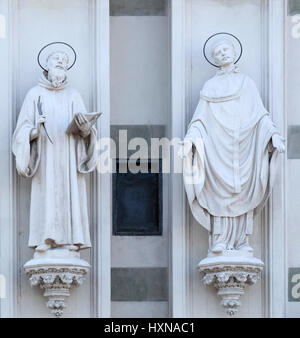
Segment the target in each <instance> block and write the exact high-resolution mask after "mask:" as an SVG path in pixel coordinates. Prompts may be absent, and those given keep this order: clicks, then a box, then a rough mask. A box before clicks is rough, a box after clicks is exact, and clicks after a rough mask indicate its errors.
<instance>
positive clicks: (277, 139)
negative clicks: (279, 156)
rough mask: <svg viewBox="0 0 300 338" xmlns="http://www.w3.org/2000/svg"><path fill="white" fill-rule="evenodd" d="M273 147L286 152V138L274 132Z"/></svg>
mask: <svg viewBox="0 0 300 338" xmlns="http://www.w3.org/2000/svg"><path fill="white" fill-rule="evenodd" d="M272 143H273V147H274V148H275V149H277V150H278V151H279V152H280V153H284V152H285V145H284V138H283V137H282V136H280V135H279V134H274V135H273V136H272Z"/></svg>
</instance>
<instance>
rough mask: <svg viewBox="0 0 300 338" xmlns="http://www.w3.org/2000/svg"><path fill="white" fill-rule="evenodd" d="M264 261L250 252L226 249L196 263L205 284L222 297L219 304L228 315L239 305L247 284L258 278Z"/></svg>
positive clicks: (231, 314)
mask: <svg viewBox="0 0 300 338" xmlns="http://www.w3.org/2000/svg"><path fill="white" fill-rule="evenodd" d="M263 266H264V263H263V262H262V261H261V260H260V259H257V258H255V257H253V254H252V253H250V252H241V251H238V250H226V251H224V252H223V253H222V254H220V255H217V254H213V253H210V254H209V255H208V257H207V258H205V259H203V260H202V261H201V262H200V263H199V264H198V270H199V271H200V272H202V273H203V282H204V284H205V285H212V286H214V287H215V288H216V289H217V290H218V295H219V296H220V297H221V298H222V300H221V305H222V306H223V307H224V308H225V310H226V313H227V314H228V315H230V316H233V315H235V314H236V313H237V312H238V309H239V307H240V306H241V301H240V297H241V295H243V294H244V292H245V288H246V286H247V285H252V284H255V283H256V282H257V281H258V280H259V279H260V273H261V271H262V269H263Z"/></svg>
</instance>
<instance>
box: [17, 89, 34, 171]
mask: <svg viewBox="0 0 300 338" xmlns="http://www.w3.org/2000/svg"><path fill="white" fill-rule="evenodd" d="M35 111H36V103H35V101H34V97H33V95H32V93H31V91H30V92H29V93H28V94H27V96H26V97H25V100H24V103H23V105H22V109H21V112H20V115H19V118H18V122H17V127H16V129H15V132H14V135H13V141H12V151H13V154H14V155H15V157H16V167H17V171H18V173H19V175H21V176H24V177H32V176H34V174H35V173H36V171H37V169H38V166H39V163H40V152H41V139H40V137H38V138H36V139H35V140H33V141H30V134H31V131H32V130H33V129H34V128H35V125H36V121H35V116H36V115H35V114H36V113H35Z"/></svg>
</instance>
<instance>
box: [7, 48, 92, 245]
mask: <svg viewBox="0 0 300 338" xmlns="http://www.w3.org/2000/svg"><path fill="white" fill-rule="evenodd" d="M50 45H51V46H50ZM50 45H49V46H46V47H47V48H44V49H43V50H42V51H43V53H44V55H45V65H44V66H42V68H43V69H44V72H43V74H42V76H41V78H40V80H39V83H38V85H37V86H35V87H33V88H32V89H31V90H30V91H29V92H28V94H27V95H26V98H25V100H24V103H23V106H22V109H21V112H20V115H19V118H18V122H17V126H16V130H15V132H14V135H13V144H12V149H13V153H14V155H15V157H16V167H17V171H18V173H19V174H20V175H22V176H24V177H27V178H32V186H31V203H30V232H29V247H31V248H35V249H36V250H37V251H40V252H43V251H46V250H48V249H50V248H56V247H68V248H69V249H70V250H74V251H76V250H79V249H84V248H88V247H90V246H91V241H90V234H89V222H88V204H87V192H86V182H85V176H86V174H88V173H90V172H92V171H93V170H94V169H95V167H96V164H97V161H96V140H97V131H96V128H95V127H94V126H93V124H92V123H90V121H89V120H88V119H87V118H86V116H85V113H86V108H85V106H84V103H83V100H82V97H81V95H80V93H79V92H78V91H77V90H76V89H73V88H71V87H70V86H69V84H68V80H67V71H68V70H69V69H70V68H71V67H72V66H73V65H74V63H75V61H76V53H75V51H74V49H73V48H72V47H70V46H69V47H68V45H67V46H65V45H66V44H60V46H59V47H58V46H57V44H50ZM50 47H51V48H52V51H51V50H49V48H50ZM45 53H47V54H45ZM42 55H43V54H42ZM42 55H41V53H40V55H39V61H41V58H42ZM71 58H72V65H71ZM40 65H41V62H40ZM72 120H75V121H76V124H77V131H78V132H77V133H67V132H66V130H67V128H68V127H69V125H70V123H71V122H72Z"/></svg>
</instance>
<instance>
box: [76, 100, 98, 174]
mask: <svg viewBox="0 0 300 338" xmlns="http://www.w3.org/2000/svg"><path fill="white" fill-rule="evenodd" d="M77 113H86V108H85V105H84V103H83V100H82V98H81V95H80V94H79V93H76V94H75V98H74V101H73V114H77ZM76 138H77V140H76V156H77V170H78V172H79V173H81V174H87V173H90V172H92V171H93V170H94V169H95V168H96V166H97V149H96V145H97V130H96V128H95V126H93V127H92V128H91V133H90V135H89V136H87V137H82V136H80V135H77V136H76Z"/></svg>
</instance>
